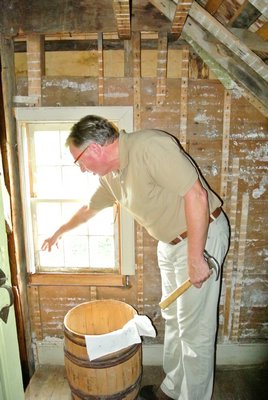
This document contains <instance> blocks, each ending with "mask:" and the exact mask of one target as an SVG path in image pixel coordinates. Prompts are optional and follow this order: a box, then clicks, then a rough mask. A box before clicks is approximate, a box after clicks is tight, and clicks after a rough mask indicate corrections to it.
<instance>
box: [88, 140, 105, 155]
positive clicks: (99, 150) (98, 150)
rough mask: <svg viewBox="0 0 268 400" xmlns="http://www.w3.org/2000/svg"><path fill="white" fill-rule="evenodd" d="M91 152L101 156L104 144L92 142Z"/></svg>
mask: <svg viewBox="0 0 268 400" xmlns="http://www.w3.org/2000/svg"><path fill="white" fill-rule="evenodd" d="M89 147H90V150H91V152H92V153H93V154H94V155H95V156H99V155H101V154H102V146H101V145H100V144H98V143H91V145H90V146H89Z"/></svg>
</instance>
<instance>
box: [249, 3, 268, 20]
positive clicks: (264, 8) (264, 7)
mask: <svg viewBox="0 0 268 400" xmlns="http://www.w3.org/2000/svg"><path fill="white" fill-rule="evenodd" d="M249 2H250V3H251V4H252V5H253V6H254V7H256V8H257V9H258V10H259V11H260V12H261V13H262V14H263V15H264V16H265V17H266V18H268V4H267V0H249Z"/></svg>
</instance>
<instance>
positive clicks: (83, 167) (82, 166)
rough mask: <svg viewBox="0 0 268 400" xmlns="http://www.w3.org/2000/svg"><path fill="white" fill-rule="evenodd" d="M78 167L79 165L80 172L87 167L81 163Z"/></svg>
mask: <svg viewBox="0 0 268 400" xmlns="http://www.w3.org/2000/svg"><path fill="white" fill-rule="evenodd" d="M79 167H80V171H81V172H86V170H87V169H86V168H85V166H84V165H83V164H80V165H79Z"/></svg>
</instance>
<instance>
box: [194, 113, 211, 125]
mask: <svg viewBox="0 0 268 400" xmlns="http://www.w3.org/2000/svg"><path fill="white" fill-rule="evenodd" d="M194 122H196V123H197V124H208V123H209V117H208V116H207V115H206V113H205V111H204V112H203V113H199V114H197V115H196V116H195V117H194Z"/></svg>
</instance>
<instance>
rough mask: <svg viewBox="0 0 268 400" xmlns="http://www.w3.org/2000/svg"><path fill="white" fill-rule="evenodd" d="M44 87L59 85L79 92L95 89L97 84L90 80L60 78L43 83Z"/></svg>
mask: <svg viewBox="0 0 268 400" xmlns="http://www.w3.org/2000/svg"><path fill="white" fill-rule="evenodd" d="M44 87H60V88H62V89H73V90H77V91H79V92H87V91H90V90H95V89H96V87H97V85H96V84H93V83H92V82H83V83H82V82H81V83H78V82H73V81H70V80H69V79H62V80H51V81H46V82H45V83H44Z"/></svg>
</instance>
